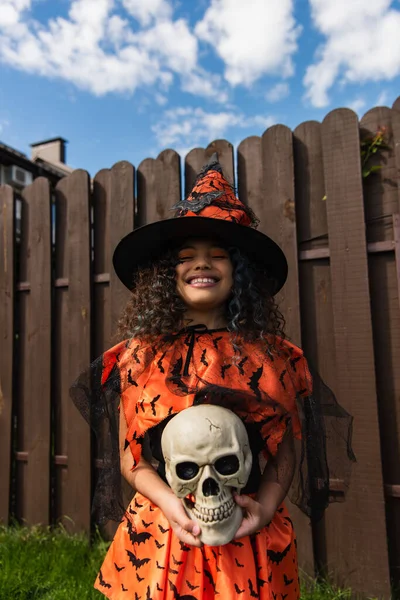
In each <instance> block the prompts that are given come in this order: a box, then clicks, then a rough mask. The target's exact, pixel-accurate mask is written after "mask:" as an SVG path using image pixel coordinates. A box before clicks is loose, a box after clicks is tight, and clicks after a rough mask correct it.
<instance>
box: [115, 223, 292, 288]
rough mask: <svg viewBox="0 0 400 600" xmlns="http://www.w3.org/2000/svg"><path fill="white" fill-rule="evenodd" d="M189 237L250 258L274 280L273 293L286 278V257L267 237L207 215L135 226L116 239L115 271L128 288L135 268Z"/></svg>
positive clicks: (248, 228) (158, 256)
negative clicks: (217, 243) (230, 248)
mask: <svg viewBox="0 0 400 600" xmlns="http://www.w3.org/2000/svg"><path fill="white" fill-rule="evenodd" d="M190 237H204V238H213V239H216V240H218V241H220V242H222V243H223V244H224V245H226V246H235V247H237V248H239V249H240V250H242V251H243V252H244V253H245V254H246V255H247V256H248V257H249V258H250V260H253V261H255V262H257V263H258V264H261V265H262V266H263V267H264V268H265V270H266V272H267V273H268V274H269V276H270V277H271V278H272V279H274V280H275V282H276V287H275V290H274V292H273V293H274V294H276V293H277V292H278V291H279V290H280V289H281V288H282V287H283V285H284V283H285V281H286V278H287V272H288V265H287V260H286V257H285V255H284V253H283V251H282V250H281V248H280V247H279V246H278V244H276V243H275V242H274V241H273V240H272V239H271V238H270V237H268V236H267V235H265V234H264V233H261V232H260V231H257V230H256V229H252V228H251V227H245V226H243V225H238V224H237V223H233V222H232V221H224V220H222V219H212V218H209V217H181V218H172V219H166V220H164V221H157V222H155V223H150V224H149V225H144V226H143V227H139V228H138V229H135V230H134V231H132V232H131V233H129V234H128V235H126V236H125V237H124V238H123V239H122V240H121V241H120V242H119V244H118V246H117V247H116V249H115V251H114V256H113V265H114V269H115V272H116V274H117V276H118V277H119V279H120V280H121V281H122V283H123V284H124V285H125V286H126V287H127V288H128V289H130V290H131V289H132V288H133V277H134V274H135V272H136V271H137V269H138V268H140V267H142V266H144V265H146V264H148V263H149V262H151V261H153V260H156V259H157V258H160V256H162V254H163V253H164V252H165V251H166V250H168V249H169V248H171V247H177V246H179V245H180V244H181V243H183V242H184V241H185V240H186V239H188V238H190Z"/></svg>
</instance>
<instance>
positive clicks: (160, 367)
mask: <svg viewBox="0 0 400 600" xmlns="http://www.w3.org/2000/svg"><path fill="white" fill-rule="evenodd" d="M165 355H166V352H164V354H163V355H162V356H161V357H160V360H159V361H158V362H157V367H158V369H159V371H160V373H162V374H164V373H165V369H164V367H163V364H162V361H163V360H164V358H165Z"/></svg>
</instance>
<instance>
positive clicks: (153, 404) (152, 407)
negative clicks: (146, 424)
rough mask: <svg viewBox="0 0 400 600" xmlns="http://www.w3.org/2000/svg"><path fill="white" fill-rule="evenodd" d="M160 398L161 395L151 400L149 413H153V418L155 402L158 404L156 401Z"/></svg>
mask: <svg viewBox="0 0 400 600" xmlns="http://www.w3.org/2000/svg"><path fill="white" fill-rule="evenodd" d="M160 398H161V394H158V396H156V397H155V398H153V400H152V401H151V402H150V406H151V412H152V413H153V415H154V416H156V406H155V404H156V402H158V400H159V399H160Z"/></svg>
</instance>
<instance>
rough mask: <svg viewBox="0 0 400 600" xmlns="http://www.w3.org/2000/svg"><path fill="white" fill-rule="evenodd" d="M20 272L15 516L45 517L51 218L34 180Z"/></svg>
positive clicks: (26, 205) (45, 188) (30, 520)
mask: <svg viewBox="0 0 400 600" xmlns="http://www.w3.org/2000/svg"><path fill="white" fill-rule="evenodd" d="M22 215H23V221H24V230H23V235H22V237H23V241H22V244H21V249H20V252H21V254H20V261H21V269H20V275H23V277H24V281H26V282H28V289H27V291H26V292H24V293H23V298H21V301H20V303H19V312H20V314H19V323H20V327H19V330H18V337H19V349H20V352H19V356H18V361H21V370H20V393H19V398H18V404H19V406H18V412H17V440H18V441H17V454H16V458H17V461H18V483H17V490H16V496H17V497H18V498H19V497H20V496H21V497H20V498H19V499H18V506H19V508H18V510H17V513H18V516H19V517H20V518H22V519H23V520H24V521H25V522H26V523H27V524H29V525H33V524H38V523H41V524H43V525H46V524H47V523H48V522H49V518H50V506H49V499H50V414H51V413H50V411H51V217H50V189H49V182H48V180H47V179H45V178H42V177H40V178H38V179H36V181H35V182H34V183H33V184H32V185H31V186H29V188H26V189H25V190H24V192H23V194H22Z"/></svg>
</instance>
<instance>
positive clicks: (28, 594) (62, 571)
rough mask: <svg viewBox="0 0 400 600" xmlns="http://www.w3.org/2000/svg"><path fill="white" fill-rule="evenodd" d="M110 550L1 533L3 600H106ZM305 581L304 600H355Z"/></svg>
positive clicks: (38, 534) (24, 532)
mask: <svg viewBox="0 0 400 600" xmlns="http://www.w3.org/2000/svg"><path fill="white" fill-rule="evenodd" d="M107 546H108V543H107V542H104V541H103V540H101V539H100V536H98V537H97V538H96V540H95V542H94V544H93V545H92V546H91V547H90V546H89V544H88V542H87V540H86V539H85V538H84V537H83V536H71V535H67V533H66V532H65V531H64V530H63V529H61V528H59V529H55V530H50V529H44V528H33V529H26V528H23V527H19V526H17V527H8V528H6V527H0V600H37V599H40V600H92V599H96V598H97V600H101V598H104V596H103V595H102V594H100V593H99V592H97V591H95V590H94V589H93V582H94V580H95V577H96V574H97V571H98V569H99V567H100V565H101V562H102V560H103V557H104V555H105V553H106V550H107ZM303 581H304V586H303V593H302V597H301V598H302V600H351V592H350V590H342V591H340V590H334V589H333V588H332V587H331V586H329V585H328V584H321V583H319V584H317V583H316V582H314V581H313V580H311V579H308V578H307V577H306V576H303ZM371 600H372V599H371Z"/></svg>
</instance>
